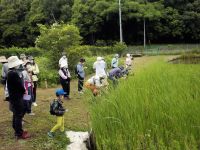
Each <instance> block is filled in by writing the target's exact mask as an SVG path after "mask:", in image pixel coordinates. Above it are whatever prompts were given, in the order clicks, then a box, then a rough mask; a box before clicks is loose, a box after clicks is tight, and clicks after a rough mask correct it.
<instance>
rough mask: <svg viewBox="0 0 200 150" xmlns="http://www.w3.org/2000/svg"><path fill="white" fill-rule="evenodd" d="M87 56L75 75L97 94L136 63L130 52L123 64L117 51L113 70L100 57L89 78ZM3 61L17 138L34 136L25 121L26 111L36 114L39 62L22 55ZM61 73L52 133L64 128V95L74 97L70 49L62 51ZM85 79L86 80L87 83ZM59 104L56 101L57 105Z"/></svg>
mask: <svg viewBox="0 0 200 150" xmlns="http://www.w3.org/2000/svg"><path fill="white" fill-rule="evenodd" d="M85 61H86V60H85V59H84V58H81V59H80V61H79V62H78V64H77V65H76V66H75V75H76V76H77V78H78V92H79V93H80V94H83V87H84V86H85V87H86V88H87V89H90V90H91V91H92V93H93V95H94V96H97V95H98V94H99V92H100V88H102V87H106V86H108V85H109V84H108V81H107V79H110V80H111V81H112V82H113V84H114V85H116V83H117V82H118V79H119V78H121V77H123V76H127V75H128V72H129V70H130V69H131V65H132V57H131V55H130V54H127V57H126V60H125V67H123V66H118V65H119V55H118V54H115V55H114V57H113V59H112V61H111V68H112V69H111V70H110V71H107V63H106V61H105V59H104V58H103V57H97V59H96V61H95V62H94V64H93V69H94V72H95V75H94V76H92V77H91V78H89V79H88V80H87V81H85V68H86V67H85V66H84V63H85ZM0 62H1V63H2V64H3V65H2V74H1V76H2V80H1V82H2V84H3V85H4V91H5V100H7V101H9V104H10V110H11V111H12V112H13V121H12V126H13V128H14V130H15V136H16V138H17V139H26V138H29V137H30V134H29V133H28V132H27V131H24V130H23V129H22V121H23V117H24V115H25V114H28V115H35V114H34V113H33V112H32V109H31V107H32V106H37V103H36V89H37V82H38V74H39V68H38V65H37V64H36V63H35V60H34V57H32V56H28V57H27V56H26V55H25V54H21V55H20V59H19V58H18V57H17V56H11V57H9V58H8V59H6V58H5V57H4V56H2V57H0ZM58 65H59V71H58V74H59V77H60V83H61V86H62V89H58V90H57V91H56V96H57V98H56V99H55V100H54V102H53V103H52V105H51V107H50V109H51V110H50V113H51V114H52V115H56V116H57V124H56V125H55V126H54V127H53V128H52V129H51V130H50V131H49V132H48V136H49V137H53V136H54V132H55V131H56V130H57V129H60V130H61V131H64V117H63V115H64V113H65V111H66V110H65V109H64V108H63V106H62V101H61V99H62V97H64V99H66V100H68V99H70V80H71V75H70V72H69V69H68V59H67V57H66V53H62V57H61V58H60V60H59V62H58ZM84 81H85V83H84ZM53 104H55V105H53Z"/></svg>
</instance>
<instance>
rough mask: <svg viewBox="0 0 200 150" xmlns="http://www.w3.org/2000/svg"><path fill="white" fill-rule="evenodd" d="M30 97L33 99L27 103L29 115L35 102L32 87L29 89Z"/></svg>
mask: <svg viewBox="0 0 200 150" xmlns="http://www.w3.org/2000/svg"><path fill="white" fill-rule="evenodd" d="M28 95H31V99H30V100H29V101H26V102H27V113H31V112H32V110H31V107H32V102H33V101H34V95H33V88H32V87H31V86H30V87H28Z"/></svg>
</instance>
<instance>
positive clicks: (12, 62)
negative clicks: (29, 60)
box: [8, 56, 23, 68]
mask: <svg viewBox="0 0 200 150" xmlns="http://www.w3.org/2000/svg"><path fill="white" fill-rule="evenodd" d="M21 64H23V61H22V60H19V58H18V57H17V56H11V57H9V58H8V68H14V67H17V66H19V65H21Z"/></svg>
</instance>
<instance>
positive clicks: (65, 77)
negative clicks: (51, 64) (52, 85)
mask: <svg viewBox="0 0 200 150" xmlns="http://www.w3.org/2000/svg"><path fill="white" fill-rule="evenodd" d="M58 74H59V76H60V83H61V85H62V88H63V90H64V92H65V93H66V94H65V95H64V98H65V99H66V100H67V99H70V97H69V95H70V78H71V75H70V72H69V70H68V69H67V65H66V63H63V62H62V63H61V66H60V70H59V71H58Z"/></svg>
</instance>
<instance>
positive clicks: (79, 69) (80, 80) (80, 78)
mask: <svg viewBox="0 0 200 150" xmlns="http://www.w3.org/2000/svg"><path fill="white" fill-rule="evenodd" d="M84 63H85V59H84V58H81V59H80V61H79V63H78V64H77V65H76V70H75V71H76V72H77V73H76V74H77V77H78V92H79V93H80V94H83V83H84V79H85V71H84V66H83V65H84Z"/></svg>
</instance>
